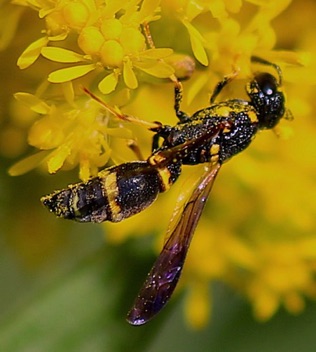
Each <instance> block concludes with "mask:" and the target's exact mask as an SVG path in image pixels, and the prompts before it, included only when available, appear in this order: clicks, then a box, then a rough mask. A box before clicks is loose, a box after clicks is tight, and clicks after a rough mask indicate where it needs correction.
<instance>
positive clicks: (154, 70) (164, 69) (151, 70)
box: [133, 61, 174, 78]
mask: <svg viewBox="0 0 316 352" xmlns="http://www.w3.org/2000/svg"><path fill="white" fill-rule="evenodd" d="M133 64H134V67H137V68H138V69H140V70H142V71H144V72H146V73H148V74H149V75H152V76H155V77H158V78H168V77H170V76H171V75H172V74H174V68H173V67H172V66H170V65H168V64H166V63H165V62H163V61H159V62H157V63H155V64H154V65H152V64H151V65H150V64H148V62H146V61H142V62H133Z"/></svg>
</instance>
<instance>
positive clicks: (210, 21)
mask: <svg viewBox="0 0 316 352" xmlns="http://www.w3.org/2000/svg"><path fill="white" fill-rule="evenodd" d="M14 3H15V4H18V5H23V6H25V7H31V8H32V9H34V10H36V11H37V12H38V15H39V18H40V21H42V23H44V25H43V30H42V32H43V33H44V35H43V37H42V38H40V39H37V40H36V41H35V42H33V43H32V44H30V45H29V46H28V47H27V48H26V49H25V51H24V52H23V53H22V55H21V56H20V58H19V60H18V65H19V67H20V68H23V69H25V68H28V67H30V66H31V65H32V64H34V65H36V64H37V62H36V61H37V60H38V59H39V60H38V61H40V60H42V61H43V60H45V59H48V60H50V61H51V62H50V61H47V62H46V70H48V77H47V80H48V82H49V83H45V84H41V85H39V88H38V89H37V91H36V93H35V94H34V95H32V94H28V93H17V94H16V98H17V99H18V100H19V101H23V102H24V103H25V104H26V105H27V106H28V107H29V108H30V109H31V110H32V111H33V112H34V113H36V114H38V117H37V118H36V120H35V122H34V124H33V126H32V127H31V128H30V130H29V143H30V144H31V145H32V146H34V147H36V148H37V149H39V150H40V152H38V153H37V154H34V155H32V156H31V157H28V158H26V159H24V160H23V161H21V162H19V163H18V164H16V165H15V166H13V167H12V168H11V173H12V174H20V173H22V172H25V171H28V170H30V169H31V168H33V167H36V166H37V165H38V164H43V163H45V164H46V165H47V169H48V171H49V172H51V173H54V172H56V171H58V170H59V169H61V168H63V169H69V168H73V167H76V166H77V165H79V169H80V171H79V176H80V178H81V179H82V180H86V179H88V177H89V176H90V175H94V174H95V173H96V172H97V170H98V168H100V167H102V166H104V165H105V164H106V163H107V162H108V161H109V159H112V161H113V160H114V161H117V160H121V161H122V160H127V159H128V157H127V152H126V151H125V150H127V149H128V148H126V149H124V148H122V145H123V144H125V143H123V144H122V141H125V140H129V139H135V135H137V138H138V142H139V145H140V147H141V149H144V148H145V150H148V151H149V147H148V145H145V143H148V141H149V138H150V133H149V132H147V131H145V132H142V131H141V132H138V131H137V132H136V131H135V129H133V127H131V129H129V127H128V126H127V125H128V124H127V123H122V122H120V121H117V120H116V119H115V118H114V117H113V116H109V115H108V114H104V111H103V110H102V107H100V106H99V105H98V104H97V103H96V102H94V101H91V99H90V98H89V97H88V96H85V95H84V94H82V91H81V90H80V87H81V86H86V87H89V89H91V91H93V92H96V94H100V93H102V94H103V95H104V98H105V100H106V101H107V102H109V104H111V105H113V104H117V105H121V106H122V105H124V104H127V103H128V106H127V107H126V108H125V111H126V113H128V114H131V115H135V116H139V117H141V118H142V119H148V120H159V121H161V122H163V123H167V124H173V122H172V121H174V123H175V121H176V120H175V118H174V120H171V119H172V118H173V116H174V113H173V111H172V105H173V87H172V84H171V83H170V80H168V78H169V77H171V76H172V75H173V74H174V73H176V75H177V76H180V77H181V78H190V79H189V80H187V81H186V82H185V83H184V95H185V100H184V102H183V106H181V108H182V109H183V110H184V111H190V112H193V111H196V110H197V109H199V108H202V107H203V106H206V105H207V104H208V102H207V95H208V94H210V93H211V92H212V89H213V87H214V86H215V84H216V83H217V82H218V81H219V80H220V79H222V77H223V76H224V75H226V74H229V73H231V72H232V71H238V72H239V74H238V79H236V80H235V81H237V82H234V83H232V85H231V86H229V87H227V89H225V91H224V92H223V95H222V96H221V98H220V99H225V98H226V97H227V96H230V97H231V96H233V97H234V98H242V97H244V95H243V94H244V93H243V88H242V89H241V88H240V87H239V85H238V84H239V83H240V82H241V85H240V86H242V87H243V86H244V84H245V81H247V80H248V79H249V77H250V76H251V74H252V72H253V71H254V70H255V69H260V67H258V66H257V65H253V64H251V56H252V55H257V56H260V57H263V58H265V59H267V60H269V61H271V62H276V63H278V64H279V65H280V66H281V68H282V71H283V74H284V77H283V78H284V81H285V82H295V87H294V85H293V86H288V87H286V91H287V93H288V95H289V96H290V99H289V104H288V105H289V107H290V109H291V110H292V112H293V115H294V116H295V117H297V119H295V120H294V122H292V123H291V124H292V129H293V131H295V138H293V139H291V138H290V139H288V140H287V139H277V138H276V136H275V135H273V134H269V133H265V134H262V135H260V137H258V138H257V139H256V141H255V142H254V144H253V145H252V146H251V148H249V150H248V151H247V152H245V153H244V154H243V155H240V156H238V157H237V158H236V160H237V159H238V160H237V161H231V162H229V163H228V164H227V165H225V166H224V167H223V171H221V175H220V177H219V178H218V181H217V184H216V185H215V187H214V190H213V193H212V196H211V198H212V201H213V203H212V204H213V206H212V205H210V206H207V207H206V210H205V215H206V216H205V217H204V218H203V219H202V220H201V224H200V226H199V228H198V230H197V231H196V232H197V233H196V235H195V239H194V241H193V243H192V248H191V249H190V253H189V256H188V260H187V264H186V268H185V271H184V275H183V279H182V280H181V283H180V285H182V286H186V287H188V294H187V296H186V299H185V311H186V314H187V319H188V321H189V323H190V324H191V325H192V326H193V327H201V326H203V325H205V324H206V322H207V320H208V318H209V313H210V311H211V302H212V299H211V290H210V282H212V281H214V280H221V281H224V282H225V283H227V284H228V285H230V286H232V287H234V288H236V289H237V290H238V291H239V292H241V293H242V294H243V295H244V296H245V297H247V298H248V299H249V301H250V302H251V304H252V305H253V309H254V314H255V316H256V317H257V318H258V319H261V320H264V319H268V318H269V317H271V316H272V315H273V314H274V313H275V312H276V311H277V309H278V307H279V306H280V305H282V304H283V305H284V306H285V307H286V308H287V309H288V310H289V311H290V312H294V313H296V312H298V311H300V310H301V309H302V308H303V307H304V300H303V298H302V296H303V295H306V296H308V297H313V298H315V297H316V291H315V280H314V276H315V260H316V242H315V237H314V235H315V223H314V214H315V211H316V208H315V202H311V199H310V197H311V195H310V193H309V191H311V192H312V191H315V180H314V178H313V176H312V175H315V171H316V170H315V167H314V165H315V162H314V160H315V153H314V152H313V151H314V150H316V146H315V142H311V141H314V134H315V132H316V131H315V127H314V126H313V123H312V119H311V118H310V116H311V113H312V111H313V112H315V109H314V106H313V103H314V102H313V90H312V89H311V88H309V89H308V88H306V87H307V84H310V83H313V84H315V83H316V82H315V77H316V73H315V69H314V67H313V65H312V62H313V60H314V58H315V57H316V48H315V47H313V48H312V49H311V51H312V53H305V52H304V51H308V50H309V49H310V47H312V45H313V46H315V45H314V42H313V41H312V38H314V35H315V30H312V29H311V30H310V31H309V32H306V37H305V42H304V40H303V39H301V43H300V45H299V49H300V50H301V51H294V50H292V49H295V47H294V44H293V43H294V42H295V41H296V43H298V42H299V39H298V38H295V39H293V43H290V44H288V43H287V41H288V40H289V39H288V36H289V35H288V33H287V30H285V29H284V28H285V27H286V28H288V26H287V24H288V22H289V21H290V19H293V21H294V19H295V18H296V13H297V11H299V9H300V6H304V5H300V4H299V1H298V0H297V1H293V4H291V1H290V0H280V1H275V0H265V1H261V0H244V1H242V0H231V1H229V0H216V1H215V0H214V1H203V0H194V1H193V0H172V1H170V0H161V1H159V0H144V1H141V0H122V1H120V2H118V1H115V0H107V1H102V0H76V1H71V0H59V1H57V0H54V1H40V0H38V1H36V0H15V1H14ZM302 3H305V1H303V2H302ZM289 5H290V6H289ZM288 6H289V9H287V7H288ZM314 10H316V9H315V8H313V9H311V11H310V13H313V11H314ZM284 11H288V12H287V16H285V15H284V17H282V16H283V14H284ZM282 18H285V19H283V20H282ZM272 21H273V23H276V24H275V26H272ZM282 21H283V22H282ZM148 23H150V29H151V33H152V37H151V36H150V34H149V32H148ZM278 26H279V27H278ZM285 33H286V34H287V35H285ZM289 33H290V32H289ZM290 35H291V36H293V38H294V37H295V35H297V31H295V33H294V32H293V33H292V32H291V34H290ZM282 36H283V37H282ZM279 38H281V41H280V39H279ZM282 41H283V42H284V43H287V44H285V45H284V47H285V48H287V49H291V50H288V51H287V50H282V51H281V50H279V51H277V50H275V49H274V47H275V46H276V45H277V44H278V45H279V48H280V47H281V46H282ZM160 46H161V47H160ZM172 53H173V54H172ZM56 65H58V68H57V66H56ZM303 66H305V67H303ZM47 67H48V68H47ZM264 69H267V68H266V67H265V68H264ZM39 72H40V73H39V76H40V75H41V74H42V71H41V70H40V71H39ZM44 79H46V77H44ZM163 79H164V80H163ZM42 80H43V76H41V77H39V83H40V82H41V81H42ZM131 96H132V97H133V99H129V98H130V97H131ZM303 119H304V121H305V122H304V123H302V121H303ZM286 124H287V122H284V123H281V126H280V128H279V129H278V130H277V131H276V132H277V134H281V135H282V136H285V137H286ZM116 137H118V138H116ZM313 143H314V144H313ZM146 148H147V149H146ZM302 150H303V151H302ZM145 156H146V154H145ZM234 160H235V159H234ZM188 169H189V168H188ZM224 170H225V171H224ZM197 175H199V169H198V168H196V167H194V168H193V167H192V169H191V168H190V170H184V172H183V176H182V177H181V179H182V180H185V179H189V180H190V179H191V180H192V179H196V178H197V177H198V176H197ZM181 179H180V180H179V181H177V183H176V184H175V185H174V186H173V187H172V189H171V190H170V191H169V192H168V194H166V195H161V196H160V199H159V200H158V201H157V202H156V203H155V204H154V205H153V206H151V207H150V208H149V209H147V210H146V211H145V212H144V213H143V215H138V216H136V217H135V218H131V219H128V220H125V221H124V222H122V223H121V224H119V225H117V224H106V225H105V227H106V232H107V239H108V241H113V242H115V241H116V242H119V241H122V240H124V239H125V238H126V237H127V236H130V235H131V234H136V235H144V234H148V233H149V232H150V231H153V230H155V231H156V232H160V233H161V234H163V233H164V229H165V228H166V227H167V223H168V219H169V217H170V216H171V214H172V211H173V207H174V204H175V201H174V199H176V198H177V196H178V195H179V193H181V192H183V189H186V188H188V189H189V188H190V187H189V186H188V184H191V183H190V182H186V181H181ZM183 182H184V183H183ZM193 183H194V182H192V184H193ZM304 187H306V188H304ZM304 189H305V191H304ZM187 192H189V191H187ZM237 203H238V206H236V204H237ZM161 209H164V212H162V211H161ZM214 209H217V210H214ZM157 214H159V216H160V219H159V221H157ZM162 236H163V235H162ZM160 247H161V238H160V241H159V245H157V252H158V251H159V249H160Z"/></svg>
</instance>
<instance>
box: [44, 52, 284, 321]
mask: <svg viewBox="0 0 316 352" xmlns="http://www.w3.org/2000/svg"><path fill="white" fill-rule="evenodd" d="M253 61H255V62H259V63H261V64H264V65H269V66H272V67H273V68H274V69H275V70H276V72H277V76H278V77H277V78H276V77H275V76H274V75H272V74H270V73H267V72H261V73H256V74H254V77H253V79H252V80H251V81H250V82H249V83H247V85H246V92H247V94H248V96H249V100H242V99H232V100H227V101H223V102H219V103H215V99H216V97H217V96H218V94H219V93H220V92H221V90H222V89H223V87H224V86H226V84H227V83H228V82H229V81H230V80H231V79H232V77H233V76H234V75H231V76H227V77H225V78H224V79H223V80H222V81H221V82H219V83H218V84H217V86H216V88H215V90H214V92H213V94H212V96H211V99H210V106H209V107H206V108H204V109H202V110H199V111H197V112H195V113H194V114H193V115H192V116H188V115H187V114H186V113H184V112H183V111H181V110H180V102H181V99H182V87H181V84H180V83H179V82H176V84H175V105H174V107H175V112H176V116H177V117H178V119H179V122H178V123H177V124H176V125H175V126H168V125H163V124H161V123H159V122H153V123H149V122H146V121H142V120H138V119H137V118H135V117H132V116H129V115H123V114H121V113H119V112H117V110H115V109H114V108H112V107H110V106H108V105H107V104H105V103H104V102H102V101H100V100H99V99H98V98H97V97H95V96H94V95H93V94H92V93H90V92H89V91H86V92H87V93H88V94H90V96H91V97H93V98H94V99H96V100H97V101H99V102H101V104H103V105H104V106H105V108H106V109H107V110H109V111H111V112H112V113H113V114H115V115H116V116H117V117H119V118H121V119H123V120H126V121H131V122H137V123H139V124H141V125H144V126H146V127H147V128H148V129H149V130H151V131H152V132H154V133H155V135H154V137H153V145H152V154H151V155H150V156H149V157H148V159H147V160H146V161H134V162H128V163H124V164H121V165H118V166H114V167H110V168H107V169H105V170H103V171H101V172H99V173H98V175H97V176H96V177H93V178H91V179H90V180H89V181H88V182H85V183H77V184H74V185H69V186H68V187H67V188H66V189H63V190H59V191H55V192H54V193H52V194H50V195H47V196H44V197H43V198H42V199H41V201H42V202H43V204H44V205H45V206H46V207H47V208H48V209H49V210H50V211H51V212H53V213H55V214H56V215H57V216H59V217H63V218H66V219H73V220H76V221H81V222H97V223H99V222H102V221H106V220H108V221H112V222H119V221H121V220H124V219H126V218H128V217H130V216H132V215H134V214H137V213H139V212H141V211H143V210H144V209H145V208H147V207H148V206H149V205H150V204H151V203H153V202H154V200H155V199H156V198H157V196H158V194H159V193H160V192H164V191H166V190H168V189H169V188H170V187H171V186H172V185H173V183H174V182H175V181H176V180H177V179H178V177H179V176H180V174H181V168H182V166H183V165H195V164H201V163H206V165H207V167H206V168H205V169H204V170H205V171H204V172H203V174H202V175H201V176H200V178H199V180H198V182H197V186H196V188H195V189H194V190H193V192H192V194H191V195H190V197H189V199H188V200H187V201H186V203H185V204H184V206H183V208H182V212H181V214H180V215H179V216H178V217H177V220H176V221H175V224H174V225H173V226H169V229H168V233H167V238H168V239H167V241H166V243H165V244H164V246H163V249H162V251H161V253H160V255H159V257H158V258H157V260H156V262H155V263H154V265H153V267H152V269H151V271H150V272H149V274H148V276H147V279H146V281H145V283H144V285H143V287H142V288H141V290H140V292H139V294H138V296H137V298H136V300H135V302H134V305H133V307H132V309H131V310H130V312H129V313H128V316H127V320H128V322H129V323H131V324H133V325H141V324H144V323H146V322H147V321H148V320H150V319H151V318H152V317H153V316H154V315H155V314H157V313H158V312H159V311H160V310H161V309H162V308H163V307H164V306H165V304H166V303H167V302H168V300H169V298H170V296H171V295H172V293H173V291H174V289H175V287H176V285H177V282H178V280H179V277H180V275H181V271H182V267H183V265H184V261H185V258H186V255H187V252H188V248H189V245H190V241H191V239H192V236H193V233H194V231H195V228H196V226H197V224H198V221H199V218H200V216H201V213H202V210H203V208H204V206H205V203H206V200H207V197H208V195H209V193H210V191H211V189H212V186H213V183H214V180H215V178H216V175H217V173H218V171H219V169H220V168H221V166H222V164H223V163H224V162H225V161H227V160H228V159H230V158H231V157H232V156H234V155H235V154H237V153H239V152H241V151H242V150H244V149H245V148H246V147H248V145H249V144H250V142H251V141H252V139H253V138H254V136H255V135H256V133H257V132H258V131H259V130H263V129H272V128H274V127H275V126H276V125H277V124H278V122H279V121H280V119H281V118H282V117H284V116H286V109H285V97H284V94H283V92H282V74H281V70H280V68H279V66H277V65H275V64H272V63H270V62H268V61H265V60H263V59H260V58H257V57H254V58H253Z"/></svg>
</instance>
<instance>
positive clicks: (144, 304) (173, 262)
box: [127, 164, 220, 325]
mask: <svg viewBox="0 0 316 352" xmlns="http://www.w3.org/2000/svg"><path fill="white" fill-rule="evenodd" d="M219 169H220V164H215V165H214V166H210V167H209V168H207V170H206V171H205V172H204V174H203V175H202V176H201V178H200V180H199V182H198V186H197V187H196V188H195V189H194V191H193V193H192V194H191V196H190V198H189V200H188V201H187V202H186V204H185V205H184V209H183V212H182V214H181V216H180V218H179V219H178V221H177V223H176V224H175V226H174V227H173V228H171V229H170V232H171V235H170V237H169V238H168V240H167V242H166V243H165V245H164V247H163V249H162V251H161V253H160V255H159V257H158V258H157V260H156V262H155V263H154V265H153V267H152V269H151V271H150V272H149V274H148V276H147V279H146V281H145V283H144V285H143V287H142V288H141V290H140V292H139V294H138V296H137V298H136V300H135V302H134V305H133V307H132V309H131V310H130V312H129V313H128V316H127V320H128V322H129V323H131V324H133V325H142V324H144V323H146V322H147V321H148V320H150V319H151V318H153V317H154V316H155V315H156V314H157V313H158V312H159V311H160V310H161V309H162V308H163V307H164V306H165V305H166V303H167V302H168V300H169V298H170V296H171V295H172V293H173V291H174V289H175V287H176V285H177V282H178V280H179V277H180V275H181V271H182V268H183V264H184V261H185V258H186V255H187V252H188V249H189V246H190V242H191V239H192V236H193V233H194V231H195V229H196V226H197V224H198V221H199V219H200V216H201V214H202V211H203V209H204V206H205V203H206V200H207V198H208V195H209V193H210V191H211V189H212V186H213V183H214V180H215V178H216V175H217V173H218V171H219ZM167 236H168V234H167Z"/></svg>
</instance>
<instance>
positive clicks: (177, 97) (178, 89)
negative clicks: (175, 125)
mask: <svg viewBox="0 0 316 352" xmlns="http://www.w3.org/2000/svg"><path fill="white" fill-rule="evenodd" d="M172 81H173V82H174V110H175V112H176V116H177V118H178V119H179V120H180V122H188V121H190V120H191V118H190V116H189V115H187V114H186V113H185V112H184V111H182V110H180V104H181V101H182V92H183V88H182V84H181V83H180V82H179V81H178V80H177V79H176V80H175V81H174V80H172Z"/></svg>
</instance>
